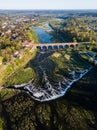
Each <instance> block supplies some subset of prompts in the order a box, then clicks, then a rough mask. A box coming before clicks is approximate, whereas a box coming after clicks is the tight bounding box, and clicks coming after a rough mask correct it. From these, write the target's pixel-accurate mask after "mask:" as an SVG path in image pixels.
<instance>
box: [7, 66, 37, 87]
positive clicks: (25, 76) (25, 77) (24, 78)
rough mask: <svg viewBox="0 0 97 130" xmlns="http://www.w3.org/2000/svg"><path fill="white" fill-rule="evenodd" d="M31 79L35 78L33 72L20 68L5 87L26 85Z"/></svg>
mask: <svg viewBox="0 0 97 130" xmlns="http://www.w3.org/2000/svg"><path fill="white" fill-rule="evenodd" d="M33 78H35V72H34V70H33V69H32V68H26V69H24V68H21V69H19V70H18V71H17V72H15V73H14V74H12V75H11V76H10V77H9V78H8V80H7V81H6V83H5V85H14V84H22V83H27V82H29V81H30V80H31V79H33Z"/></svg>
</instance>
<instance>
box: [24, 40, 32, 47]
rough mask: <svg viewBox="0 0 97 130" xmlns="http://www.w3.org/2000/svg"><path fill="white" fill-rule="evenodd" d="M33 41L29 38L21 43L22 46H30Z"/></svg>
mask: <svg viewBox="0 0 97 130" xmlns="http://www.w3.org/2000/svg"><path fill="white" fill-rule="evenodd" d="M33 43H34V42H33V41H31V40H29V41H27V40H26V41H24V42H23V43H22V46H23V47H31V46H33Z"/></svg>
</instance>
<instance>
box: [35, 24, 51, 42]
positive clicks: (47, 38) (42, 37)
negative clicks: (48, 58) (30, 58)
mask: <svg viewBox="0 0 97 130" xmlns="http://www.w3.org/2000/svg"><path fill="white" fill-rule="evenodd" d="M34 31H35V32H36V34H37V36H38V40H39V42H40V43H52V42H53V41H52V37H53V36H52V35H51V34H50V33H48V32H50V31H53V30H52V28H51V27H50V26H49V24H48V23H43V24H42V25H41V26H38V27H35V28H34Z"/></svg>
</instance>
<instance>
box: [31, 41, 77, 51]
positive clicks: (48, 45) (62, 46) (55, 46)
mask: <svg viewBox="0 0 97 130" xmlns="http://www.w3.org/2000/svg"><path fill="white" fill-rule="evenodd" d="M77 45H78V43H76V42H74V43H43V44H32V47H33V48H38V49H40V50H42V49H43V50H49V49H66V48H69V47H72V48H74V47H77Z"/></svg>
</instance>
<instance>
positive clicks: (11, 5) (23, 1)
mask: <svg viewBox="0 0 97 130" xmlns="http://www.w3.org/2000/svg"><path fill="white" fill-rule="evenodd" d="M0 9H97V0H0Z"/></svg>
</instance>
